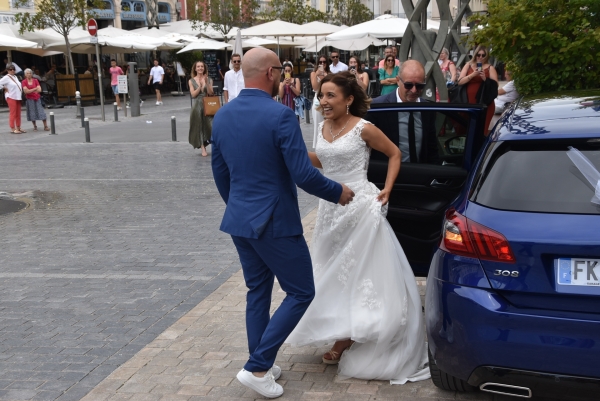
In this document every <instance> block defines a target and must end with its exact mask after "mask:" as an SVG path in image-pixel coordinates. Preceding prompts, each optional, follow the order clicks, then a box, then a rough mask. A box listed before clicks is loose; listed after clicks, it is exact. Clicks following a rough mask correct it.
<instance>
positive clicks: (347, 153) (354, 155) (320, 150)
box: [315, 119, 371, 176]
mask: <svg viewBox="0 0 600 401" xmlns="http://www.w3.org/2000/svg"><path fill="white" fill-rule="evenodd" d="M324 124H325V123H324V122H322V123H321V124H320V125H319V136H318V139H317V147H316V149H315V152H316V153H317V157H318V158H319V160H320V161H321V164H322V165H323V172H324V173H325V175H327V176H330V175H338V174H352V173H366V172H367V168H368V167H369V157H370V156H371V148H369V147H368V146H367V144H366V143H365V141H363V139H362V137H361V133H362V130H363V127H364V126H365V124H370V122H368V121H366V120H363V119H361V120H360V121H359V122H358V123H357V124H356V125H355V126H354V127H353V128H352V129H351V130H350V131H349V132H348V133H347V134H345V135H343V136H341V137H339V138H338V139H336V140H335V141H333V142H332V143H329V142H327V141H326V140H325V139H324V138H323V125H324ZM326 135H327V134H326Z"/></svg>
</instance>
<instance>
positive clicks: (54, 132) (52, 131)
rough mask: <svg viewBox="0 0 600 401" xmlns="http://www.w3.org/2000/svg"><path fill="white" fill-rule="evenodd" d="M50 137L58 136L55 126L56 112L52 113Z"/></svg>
mask: <svg viewBox="0 0 600 401" xmlns="http://www.w3.org/2000/svg"><path fill="white" fill-rule="evenodd" d="M50 135H56V126H55V125H54V112H50Z"/></svg>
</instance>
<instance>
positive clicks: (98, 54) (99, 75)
mask: <svg viewBox="0 0 600 401" xmlns="http://www.w3.org/2000/svg"><path fill="white" fill-rule="evenodd" d="M96 66H97V67H98V89H99V92H100V112H101V113H102V121H104V120H105V117H104V91H103V90H102V89H103V88H102V62H101V61H100V50H99V47H98V43H96Z"/></svg>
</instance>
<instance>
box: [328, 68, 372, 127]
mask: <svg viewBox="0 0 600 401" xmlns="http://www.w3.org/2000/svg"><path fill="white" fill-rule="evenodd" d="M327 82H331V83H332V84H334V85H335V86H337V87H338V88H340V89H341V90H342V93H343V94H344V97H345V98H347V97H349V96H354V101H353V102H352V104H351V105H350V110H349V111H350V113H351V114H352V115H353V116H356V117H364V116H365V114H367V111H368V110H369V107H370V106H369V105H370V104H371V101H372V99H371V98H369V96H367V93H366V92H365V90H364V89H363V88H362V87H361V86H360V85H359V84H358V82H356V78H355V77H354V75H353V74H352V73H350V72H348V71H343V72H338V73H337V74H328V75H326V76H325V77H324V78H323V79H322V80H321V86H320V87H319V92H318V93H317V96H318V97H319V98H321V97H322V93H321V88H322V87H323V84H325V83H327ZM319 111H322V109H321V107H320V106H319Z"/></svg>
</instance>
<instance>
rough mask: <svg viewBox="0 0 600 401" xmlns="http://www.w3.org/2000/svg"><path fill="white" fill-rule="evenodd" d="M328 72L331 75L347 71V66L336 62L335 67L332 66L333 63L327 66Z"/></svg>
mask: <svg viewBox="0 0 600 401" xmlns="http://www.w3.org/2000/svg"><path fill="white" fill-rule="evenodd" d="M329 71H331V72H332V73H333V74H335V73H337V72H342V71H348V66H347V65H346V64H344V63H342V62H341V61H338V63H337V65H333V63H331V64H330V65H329Z"/></svg>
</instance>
